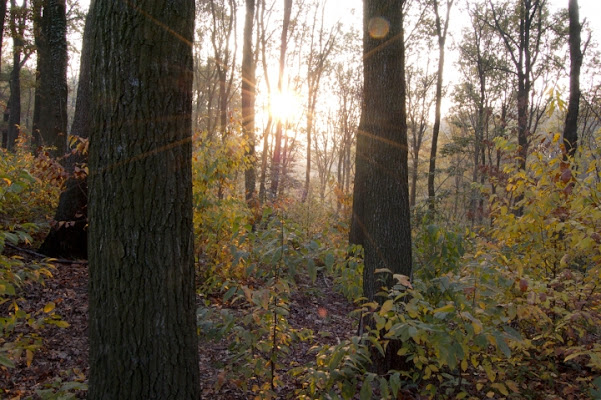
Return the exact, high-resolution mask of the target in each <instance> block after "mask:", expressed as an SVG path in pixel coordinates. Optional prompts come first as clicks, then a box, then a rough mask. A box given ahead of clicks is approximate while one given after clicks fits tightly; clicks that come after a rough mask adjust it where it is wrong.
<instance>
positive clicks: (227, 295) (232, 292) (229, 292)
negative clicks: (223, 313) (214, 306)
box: [223, 286, 238, 301]
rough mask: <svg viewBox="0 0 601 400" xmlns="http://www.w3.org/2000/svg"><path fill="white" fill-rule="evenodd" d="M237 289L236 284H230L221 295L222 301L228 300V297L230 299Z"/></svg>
mask: <svg viewBox="0 0 601 400" xmlns="http://www.w3.org/2000/svg"><path fill="white" fill-rule="evenodd" d="M237 290H238V288H237V287H236V286H232V287H231V288H229V289H228V291H227V292H225V294H224V295H223V301H228V300H229V299H231V298H232V296H233V295H234V294H235V293H236V291H237Z"/></svg>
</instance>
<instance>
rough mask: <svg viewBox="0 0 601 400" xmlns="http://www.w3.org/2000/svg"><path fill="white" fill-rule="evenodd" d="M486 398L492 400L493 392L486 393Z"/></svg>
mask: <svg viewBox="0 0 601 400" xmlns="http://www.w3.org/2000/svg"><path fill="white" fill-rule="evenodd" d="M486 397H488V398H489V399H492V398H493V397H495V392H488V393H486Z"/></svg>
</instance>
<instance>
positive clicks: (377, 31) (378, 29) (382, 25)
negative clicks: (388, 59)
mask: <svg viewBox="0 0 601 400" xmlns="http://www.w3.org/2000/svg"><path fill="white" fill-rule="evenodd" d="M367 30H368V32H369V35H370V36H371V37H372V38H374V39H382V38H384V37H385V36H386V35H388V32H389V31H390V23H389V22H388V21H387V20H385V19H384V18H382V17H374V18H371V19H370V20H369V23H368V24H367Z"/></svg>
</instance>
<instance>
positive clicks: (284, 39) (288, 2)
mask: <svg viewBox="0 0 601 400" xmlns="http://www.w3.org/2000/svg"><path fill="white" fill-rule="evenodd" d="M291 13H292V0H284V21H283V23H282V34H281V37H280V70H279V75H278V92H280V93H281V92H282V90H283V89H284V72H285V68H286V50H287V46H288V30H289V29H290V14H291ZM283 129H284V121H282V119H281V118H278V121H277V124H276V131H275V145H274V149H273V159H272V162H271V185H270V188H269V194H270V199H271V200H275V199H276V197H277V196H278V188H279V183H280V176H281V175H282V166H283V160H282V156H283V152H282V135H283ZM284 154H285V153H284Z"/></svg>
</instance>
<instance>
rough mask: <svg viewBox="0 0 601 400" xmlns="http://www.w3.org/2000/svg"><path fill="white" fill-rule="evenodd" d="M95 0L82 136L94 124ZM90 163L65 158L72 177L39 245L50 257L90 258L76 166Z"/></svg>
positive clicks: (78, 109) (75, 128)
mask: <svg viewBox="0 0 601 400" xmlns="http://www.w3.org/2000/svg"><path fill="white" fill-rule="evenodd" d="M94 1H95V0H92V2H91V3H90V8H89V10H90V11H89V12H88V15H87V17H86V25H85V28H84V33H83V44H82V49H81V62H80V64H79V84H78V85H77V100H76V103H75V115H74V116H73V124H72V126H71V135H74V136H79V137H80V138H82V139H88V138H89V137H90V127H91V114H92V113H91V108H90V68H91V40H92V38H93V37H94V26H93V24H92V21H93V15H92V11H93V10H94ZM87 162H88V157H87V154H83V153H80V152H77V153H74V154H70V155H69V156H68V157H66V158H65V160H64V161H63V165H64V167H65V169H66V170H67V172H69V174H70V177H69V179H67V182H66V183H65V190H64V191H63V192H62V193H61V196H60V198H59V202H58V208H57V210H56V214H55V215H54V221H55V224H54V225H53V226H52V228H51V229H50V231H49V232H48V235H47V236H46V238H45V239H44V242H43V243H42V245H41V246H40V249H39V251H40V253H42V254H46V255H47V256H50V257H63V258H83V259H87V258H88V236H87V225H88V185H87V183H88V182H87V176H86V175H85V174H83V173H75V168H76V167H83V164H85V163H87ZM61 222H62V223H61Z"/></svg>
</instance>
